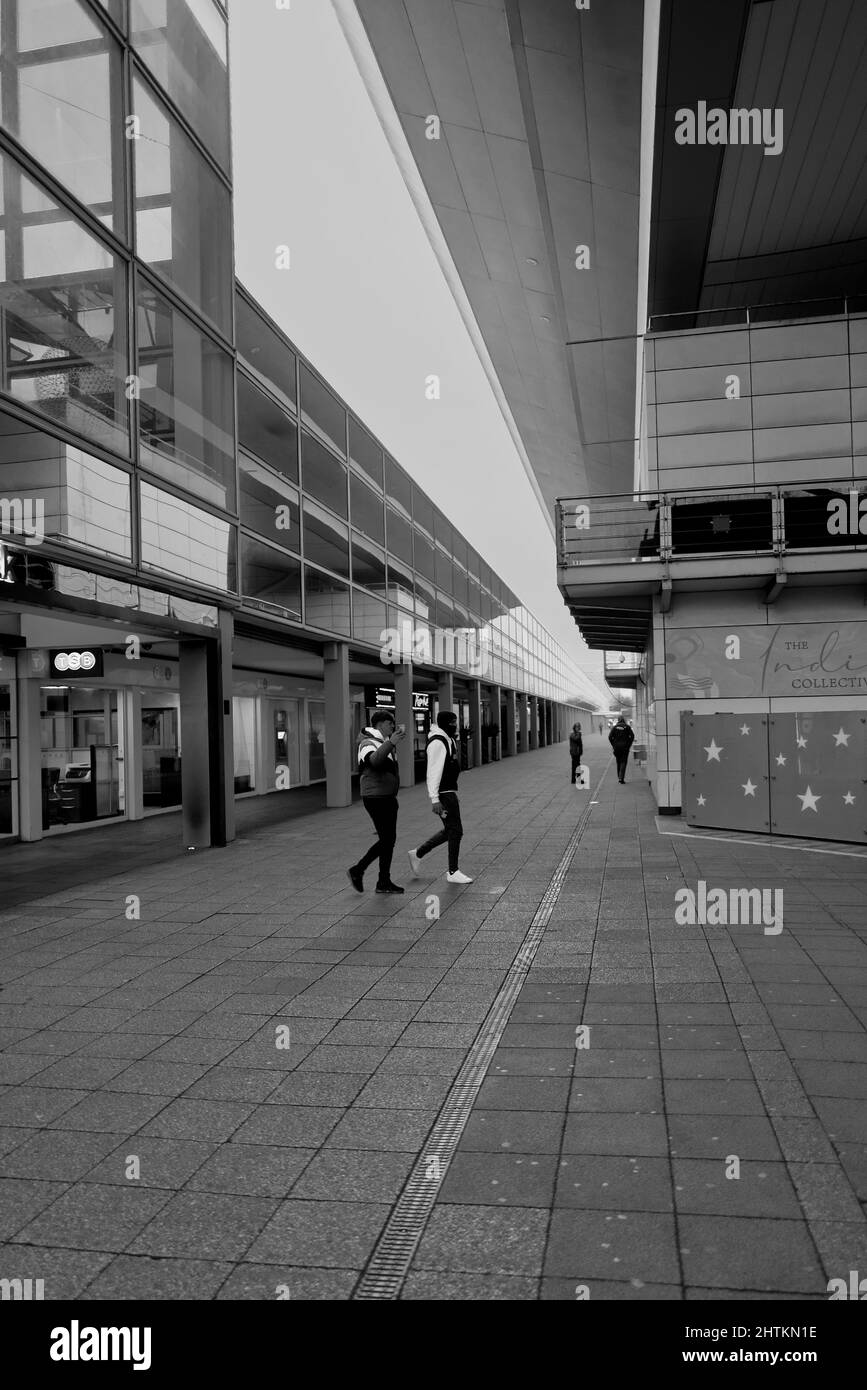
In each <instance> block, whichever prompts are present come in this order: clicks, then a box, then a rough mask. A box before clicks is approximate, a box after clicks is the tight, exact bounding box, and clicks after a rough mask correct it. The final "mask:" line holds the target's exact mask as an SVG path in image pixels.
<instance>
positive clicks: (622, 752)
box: [614, 748, 629, 782]
mask: <svg viewBox="0 0 867 1390" xmlns="http://www.w3.org/2000/svg"><path fill="white" fill-rule="evenodd" d="M614 757H615V758H616V760H617V776H618V777H619V779H620V781H621V782H622V781H623V779H624V777H625V776H626V768H627V765H628V763H629V749H628V748H615V750H614Z"/></svg>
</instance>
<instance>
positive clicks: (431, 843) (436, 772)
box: [409, 710, 473, 883]
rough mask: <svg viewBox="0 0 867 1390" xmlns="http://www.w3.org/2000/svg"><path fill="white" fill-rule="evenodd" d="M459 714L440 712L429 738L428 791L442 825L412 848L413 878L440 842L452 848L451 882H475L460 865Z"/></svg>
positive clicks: (411, 864) (410, 852)
mask: <svg viewBox="0 0 867 1390" xmlns="http://www.w3.org/2000/svg"><path fill="white" fill-rule="evenodd" d="M457 732H458V717H457V715H456V714H452V713H451V711H447V710H443V711H441V712H440V713H439V714H438V715H437V726H436V728H434V729H431V731H430V733H429V735H428V740H427V790H428V796H429V797H430V799H431V802H432V809H433V812H434V815H437V816H439V818H440V820H441V821H442V827H441V829H440V830H438V831H437V833H436V835H432V836H431V838H430V839H429V840H425V842H424V844H423V845H419V847H418V849H411V850H410V851H409V866H410V868H411V869H412V873H413V877H414V878H417V877H418V866H419V863H420V862H421V860H422V859H424V857H425V855H427V854H430V852H431V850H434V849H438V848H439V846H440V845H445V844H447V845H448V847H449V871H448V874H447V875H446V878H447V881H448V882H449V883H472V881H473V880H472V879H471V878H469V877H468V875H467V874H464V873H461V870H460V868H459V863H460V849H461V839H462V837H463V833H464V828H463V825H462V824H461V807H460V802H459V801H458V777H459V776H460V771H461V759H460V753H459V752H458V746H457V743H456V741H455V740H456V738H457Z"/></svg>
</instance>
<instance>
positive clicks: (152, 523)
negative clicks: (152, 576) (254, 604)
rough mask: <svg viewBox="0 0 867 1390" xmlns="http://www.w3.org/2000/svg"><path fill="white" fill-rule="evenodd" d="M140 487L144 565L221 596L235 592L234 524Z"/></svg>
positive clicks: (144, 484) (235, 540) (179, 499)
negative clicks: (202, 586) (214, 591)
mask: <svg viewBox="0 0 867 1390" xmlns="http://www.w3.org/2000/svg"><path fill="white" fill-rule="evenodd" d="M140 487H141V559H142V564H143V565H144V566H145V567H146V568H147V569H155V570H164V571H165V572H166V573H168V574H175V575H179V576H180V577H181V578H183V579H187V580H189V581H190V582H191V583H193V584H203V585H204V586H205V587H207V588H209V589H219V590H220V591H221V592H222V593H227V592H230V593H233V592H236V565H237V539H236V533H235V528H234V526H230V525H229V523H228V522H227V521H223V520H222V519H221V518H220V517H217V516H211V514H210V513H209V512H203V511H202V510H201V509H200V508H199V507H194V506H192V505H191V504H190V503H189V502H184V501H183V500H182V499H181V498H180V497H173V496H171V495H170V494H169V493H167V492H160V491H159V490H158V489H157V488H155V487H151V485H150V483H146V482H142V483H141V484H140Z"/></svg>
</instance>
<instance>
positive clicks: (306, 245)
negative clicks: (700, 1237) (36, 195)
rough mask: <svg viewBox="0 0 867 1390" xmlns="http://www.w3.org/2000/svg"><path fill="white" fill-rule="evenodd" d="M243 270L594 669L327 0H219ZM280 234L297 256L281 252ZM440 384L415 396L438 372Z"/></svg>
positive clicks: (596, 669)
mask: <svg viewBox="0 0 867 1390" xmlns="http://www.w3.org/2000/svg"><path fill="white" fill-rule="evenodd" d="M230 15H231V44H232V51H231V64H232V103H233V111H232V120H233V128H234V183H235V224H236V257H237V273H238V277H239V279H240V280H241V281H242V282H243V283H244V284H245V285H246V286H247V288H248V289H249V290H250V292H251V293H252V294H253V295H254V297H255V298H256V299H258V300H259V301H260V302H261V303H262V304H263V305H264V307H265V308H266V309H267V311H268V312H269V313H270V314H271V316H272V317H273V318H274V319H275V320H276V321H277V322H278V323H279V324H280V326H281V327H282V328H283V329H284V331H285V332H286V333H287V334H288V336H289V337H290V338H292V339H293V341H294V342H296V343H297V344H298V347H299V348H300V349H301V351H302V352H303V353H305V355H306V356H307V357H309V358H310V360H311V361H312V362H313V363H314V365H315V366H316V367H317V369H318V370H319V371H320V372H322V374H323V375H324V376H325V377H326V379H327V380H328V381H330V382H331V383H332V384H333V385H334V387H335V389H336V390H337V391H338V392H339V393H340V395H341V396H343V398H344V400H346V401H347V402H348V404H350V405H351V406H352V408H353V409H354V410H355V411H356V413H357V414H358V415H359V416H360V418H361V419H362V420H364V421H365V423H366V424H368V425H369V426H370V428H371V429H372V430H373V432H374V433H375V434H376V435H378V436H379V438H380V439H381V440H382V442H383V443H384V444H385V446H386V448H387V449H388V450H389V452H390V453H392V454H393V455H394V457H395V458H396V459H397V460H398V461H399V462H400V463H401V464H402V465H403V466H404V468H406V470H407V471H408V472H409V473H410V474H411V475H412V476H413V478H415V479H417V480H418V482H419V483H420V484H421V485H422V486H423V487H424V489H425V491H426V492H427V493H428V494H429V496H430V497H432V499H433V500H434V502H436V503H437V505H438V506H440V507H441V508H442V510H443V511H444V512H445V513H446V515H447V516H449V517H450V518H451V519H452V520H453V521H454V522H455V524H456V525H457V526H458V528H459V529H460V530H461V531H463V533H464V535H465V536H466V537H467V539H468V541H469V542H470V543H471V544H472V545H474V546H475V547H476V549H477V550H478V551H479V553H480V554H481V555H482V556H483V557H484V559H486V560H487V561H488V563H489V564H490V565H491V566H492V567H493V569H495V570H496V571H497V573H498V574H499V575H500V576H501V577H502V578H503V579H504V580H505V581H506V583H507V584H508V585H509V586H510V587H511V588H512V589H513V590H514V591H515V593H516V594H517V595H518V596H519V598H520V599H521V600H522V602H523V603H524V604H525V605H526V606H527V607H528V608H529V609H531V611H532V612H533V613H534V614H535V615H536V617H537V618H538V619H539V621H540V622H542V623H544V625H545V626H546V627H547V628H548V629H549V631H550V632H552V634H553V635H554V636H555V637H556V638H557V640H558V641H559V642H561V644H562V645H563V646H564V647H565V648H566V650H567V651H568V652H569V653H570V655H571V656H572V657H573V658H574V659H575V660H576V661H577V662H578V664H579V665H580V666H581V667H582V668H583V669H584V670H586V671H587V672H588V673H589V674H591V675H593V676H594V678H597V679H598V678H599V677H600V676H601V653H598V652H589V651H588V650H587V648H586V647H585V646H584V644H583V642H582V641H581V640H580V638H579V636H578V630H577V628H576V627H575V625H574V623H573V621H572V619H571V617H570V615H569V612H568V610H567V609H566V608H565V606H564V604H563V600H562V598H561V596H560V593H559V590H558V589H557V584H556V570H555V554H554V546H553V541H552V538H551V534H550V531H549V530H548V527H547V525H546V523H545V520H544V518H543V516H542V513H541V510H540V507H539V504H538V502H537V500H536V498H535V495H534V493H533V491H532V489H531V486H530V484H529V482H528V480H527V477H526V474H525V473H524V469H523V466H522V464H521V461H520V459H519V457H518V454H517V451H516V449H515V446H514V444H513V442H512V440H511V437H510V435H509V432H508V430H507V428H506V425H505V422H504V420H503V417H502V415H501V414H500V410H499V407H498V405H497V402H496V400H495V398H494V395H493V392H492V391H491V388H490V385H489V383H488V380H487V378H486V376H485V373H484V371H483V369H482V366H481V364H480V362H479V360H478V357H477V356H476V353H475V349H474V348H473V345H472V343H471V342H470V338H469V335H468V333H467V331H466V328H465V326H464V324H463V321H462V319H461V317H460V314H459V312H458V309H457V306H456V305H455V302H454V300H453V298H452V295H451V291H450V290H449V288H448V286H447V284H446V282H445V280H444V278H443V275H442V272H441V270H440V268H439V265H438V263H437V260H436V257H435V255H434V253H433V251H432V249H431V247H430V244H429V242H428V240H427V235H426V233H425V231H424V229H423V227H422V225H421V222H420V220H419V218H418V216H417V214H416V211H415V208H414V206H413V204H412V200H411V198H410V195H409V193H408V191H407V189H406V187H405V185H404V182H403V178H402V176H401V174H400V171H399V169H398V167H397V165H396V163H395V161H394V158H393V155H392V153H391V150H390V149H389V146H388V142H387V140H386V137H385V135H384V133H383V131H382V128H381V126H380V124H379V120H378V118H377V116H376V113H375V111H374V109H373V106H372V104H371V101H370V98H369V96H368V94H367V91H366V89H365V87H364V84H363V82H362V79H361V77H360V75H359V73H358V71H357V69H356V66H355V63H354V60H353V58H352V55H351V53H350V51H349V48H348V46H347V43H346V40H345V38H344V36H343V32H342V30H341V28H340V24H339V22H338V20H337V17H336V15H335V14H334V11H333V9H332V7H331V4H330V0H291V9H289V10H278V9H277V8H276V4H275V0H243V3H238V0H235V3H234V4H233V5H231V6H230ZM283 244H285V245H288V246H289V247H290V251H291V269H290V270H278V269H276V267H275V248H276V247H278V246H280V245H283ZM434 373H435V374H437V375H438V376H439V377H440V378H441V381H442V398H441V399H440V400H439V401H428V400H426V398H425V381H426V378H427V377H428V376H429V375H431V374H434Z"/></svg>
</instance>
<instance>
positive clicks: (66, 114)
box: [3, 0, 123, 232]
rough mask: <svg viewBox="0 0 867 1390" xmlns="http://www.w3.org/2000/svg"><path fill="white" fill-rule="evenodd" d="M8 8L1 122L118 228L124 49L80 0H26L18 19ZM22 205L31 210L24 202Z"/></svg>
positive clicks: (102, 216)
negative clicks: (117, 178)
mask: <svg viewBox="0 0 867 1390" xmlns="http://www.w3.org/2000/svg"><path fill="white" fill-rule="evenodd" d="M6 8H7V9H8V11H9V13H8V15H7V16H6V22H5V24H4V28H3V124H4V125H5V126H6V127H7V128H8V129H9V130H10V131H11V132H12V134H13V135H15V136H17V138H18V139H19V140H20V141H21V143H22V145H24V146H25V147H26V148H27V149H28V150H29V151H30V153H31V154H32V155H33V156H34V157H35V158H36V159H38V160H39V162H40V163H41V164H42V165H44V166H45V168H46V169H48V171H49V172H50V173H51V174H53V175H54V177H55V178H56V179H58V180H59V181H60V182H61V183H63V184H64V185H65V186H66V187H67V188H68V189H69V190H70V192H71V193H73V194H74V195H75V197H76V198H78V199H79V200H80V201H81V202H82V203H84V204H85V205H86V206H87V207H89V208H90V209H91V211H92V212H93V213H94V214H95V215H96V216H97V217H100V218H102V219H103V220H104V221H105V222H106V224H107V225H108V226H110V227H111V226H114V222H113V220H112V218H113V208H112V196H113V187H112V181H113V173H112V171H113V168H114V167H115V165H116V167H117V169H118V171H119V170H120V168H121V164H122V161H121V157H120V146H119V141H120V140H121V138H122V131H123V110H122V107H121V104H120V49H119V47H118V45H117V44H116V43H115V42H114V41H113V40H112V39H111V38H110V37H109V35H108V34H107V32H106V31H105V30H104V29H103V28H102V26H101V25H100V24H98V23H97V21H96V19H95V18H94V17H93V15H91V14H90V12H89V11H88V9H87V6H86V5H84V4H82V3H81V0H25V3H24V4H19V5H18V6H17V7H15V8H16V9H17V19H18V22H17V25H16V24H15V10H14V9H13V8H12V7H11V6H10V5H9V3H8V0H7V6H6ZM16 29H17V42H18V47H17V49H16V47H15V42H16ZM117 205H118V210H119V209H120V208H121V207H122V202H121V199H120V198H118V199H117ZM24 209H25V211H32V210H33V209H32V208H31V207H28V205H27V202H26V201H25V204H24ZM116 230H118V231H120V232H122V231H123V227H119V228H116Z"/></svg>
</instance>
